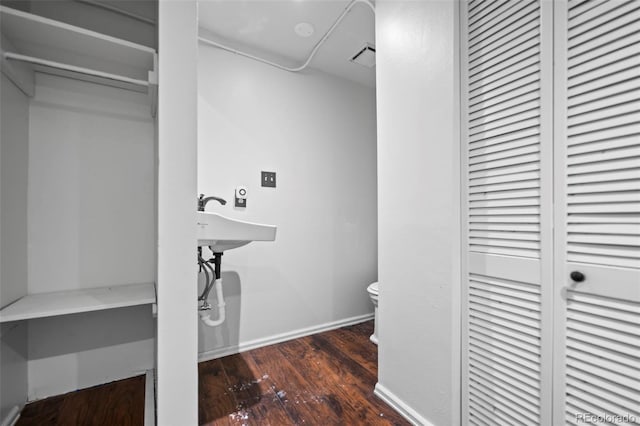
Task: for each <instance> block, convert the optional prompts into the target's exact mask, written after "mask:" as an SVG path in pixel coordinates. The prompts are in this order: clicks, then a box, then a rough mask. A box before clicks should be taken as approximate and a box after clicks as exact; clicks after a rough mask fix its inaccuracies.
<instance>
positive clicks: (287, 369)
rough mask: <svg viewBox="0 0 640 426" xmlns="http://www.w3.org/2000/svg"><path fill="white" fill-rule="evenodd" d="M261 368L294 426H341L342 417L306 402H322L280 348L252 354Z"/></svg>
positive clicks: (260, 350) (326, 406)
mask: <svg viewBox="0 0 640 426" xmlns="http://www.w3.org/2000/svg"><path fill="white" fill-rule="evenodd" d="M251 356H253V359H254V360H255V361H256V364H257V365H258V367H260V368H262V369H263V370H264V371H265V372H266V375H268V376H269V378H268V379H267V380H268V382H270V384H271V387H272V389H273V390H274V391H275V392H276V396H277V397H278V399H279V400H280V401H281V402H282V404H283V406H284V409H285V411H286V412H287V414H289V417H291V420H292V421H293V423H292V424H296V425H299V424H302V423H305V424H310V425H316V424H322V425H339V424H341V423H340V417H339V416H338V415H336V413H335V412H334V411H332V410H331V408H330V407H329V406H328V405H324V404H317V405H314V406H313V407H310V406H308V405H306V404H305V403H304V402H306V401H312V400H314V398H315V399H317V398H318V395H317V393H316V389H315V386H314V385H313V383H310V382H309V381H307V380H306V379H305V378H304V377H303V376H302V374H304V372H298V371H297V369H296V368H294V367H293V366H292V365H291V363H290V362H289V361H288V360H287V359H286V358H285V357H284V356H283V355H282V353H281V352H280V351H279V350H278V349H277V345H274V346H268V347H264V348H259V349H255V350H253V351H251Z"/></svg>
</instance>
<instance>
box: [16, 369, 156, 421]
mask: <svg viewBox="0 0 640 426" xmlns="http://www.w3.org/2000/svg"><path fill="white" fill-rule="evenodd" d="M144 382H145V377H144V376H137V377H132V378H130V379H124V380H118V381H116V382H112V383H107V384H106V385H100V386H94V387H92V388H88V389H82V390H79V391H76V392H69V393H66V394H64V395H58V396H53V397H51V398H46V399H41V400H39V401H35V402H32V403H31V404H27V405H26V406H25V407H24V409H23V410H22V412H21V413H20V418H19V419H18V422H17V423H16V426H45V425H60V426H62V425H64V426H66V425H105V426H106V425H118V426H138V425H143V424H144Z"/></svg>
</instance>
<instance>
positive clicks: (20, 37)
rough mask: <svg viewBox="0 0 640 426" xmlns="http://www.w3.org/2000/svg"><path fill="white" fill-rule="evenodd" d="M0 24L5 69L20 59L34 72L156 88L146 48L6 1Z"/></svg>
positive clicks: (154, 57)
mask: <svg viewBox="0 0 640 426" xmlns="http://www.w3.org/2000/svg"><path fill="white" fill-rule="evenodd" d="M0 23H1V25H0V28H1V29H2V63H3V71H5V72H6V71H7V68H14V67H13V66H12V64H14V63H16V62H22V63H28V64H30V65H29V66H31V67H32V69H33V70H36V71H42V72H47V73H50V74H56V75H63V76H67V77H70V76H71V77H74V78H78V79H82V80H88V81H93V82H97V83H101V84H106V85H110V86H116V87H121V88H125V89H129V90H136V91H141V92H148V93H150V94H153V93H152V92H153V91H155V89H156V85H157V62H158V59H157V54H156V51H155V50H154V49H152V48H150V47H147V46H142V45H139V44H136V43H131V42H129V41H126V40H121V39H118V38H115V37H111V36H108V35H105V34H101V33H98V32H95V31H91V30H87V29H84V28H80V27H76V26H73V25H69V24H65V23H63V22H59V21H55V20H53V19H48V18H44V17H41V16H37V15H33V14H30V13H26V12H22V11H20V10H16V9H12V8H10V7H6V6H0ZM15 68H17V69H19V68H20V67H19V66H16V67H15ZM11 71H13V72H15V70H10V71H9V73H8V74H11Z"/></svg>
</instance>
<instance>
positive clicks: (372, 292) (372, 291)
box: [367, 282, 378, 345]
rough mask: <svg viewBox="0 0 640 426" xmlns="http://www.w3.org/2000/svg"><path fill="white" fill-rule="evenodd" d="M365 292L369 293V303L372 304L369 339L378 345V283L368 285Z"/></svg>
mask: <svg viewBox="0 0 640 426" xmlns="http://www.w3.org/2000/svg"><path fill="white" fill-rule="evenodd" d="M367 292H368V293H369V297H371V302H373V312H374V314H373V315H374V318H373V334H372V335H371V337H369V339H371V341H372V342H373V343H375V344H376V345H377V344H378V282H375V283H373V284H370V285H369V287H367Z"/></svg>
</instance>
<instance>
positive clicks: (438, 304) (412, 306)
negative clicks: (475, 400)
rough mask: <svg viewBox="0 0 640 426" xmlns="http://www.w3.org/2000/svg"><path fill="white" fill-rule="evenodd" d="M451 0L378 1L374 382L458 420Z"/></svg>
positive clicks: (409, 403)
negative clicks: (376, 357)
mask: <svg viewBox="0 0 640 426" xmlns="http://www.w3.org/2000/svg"><path fill="white" fill-rule="evenodd" d="M456 10H457V8H456V2H455V1H454V0H446V1H445V0H432V1H420V2H416V1H393V2H392V1H377V2H376V56H377V70H376V71H377V79H376V84H377V96H378V99H377V102H378V112H377V113H378V186H379V189H378V214H379V217H378V223H379V227H378V247H379V261H378V273H379V280H380V298H379V311H378V312H379V319H380V325H379V327H380V328H379V339H380V343H379V373H378V374H379V377H378V379H379V382H378V385H377V388H376V390H377V393H378V394H380V395H381V396H383V397H386V398H387V399H388V400H389V401H390V402H392V403H393V404H394V405H395V406H396V407H399V408H401V409H402V410H404V412H405V414H407V415H409V416H411V417H412V418H413V419H414V421H416V422H420V423H424V424H429V423H431V424H434V425H443V426H444V425H450V424H456V423H457V422H458V420H457V419H458V413H459V406H457V402H456V401H459V399H458V390H457V389H456V388H457V386H458V385H457V383H458V381H459V377H458V376H457V375H458V374H459V373H458V372H457V370H458V369H459V350H458V349H457V348H458V341H459V337H458V333H459V331H458V325H457V319H456V318H457V315H458V314H457V313H456V308H455V304H456V303H457V297H456V295H457V293H458V291H459V274H460V272H459V257H460V251H459V238H460V233H459V227H460V220H459V197H460V193H459V170H460V166H459V136H458V132H459V130H458V116H459V107H458V66H457V57H456V56H457V55H458V52H459V47H458V44H457V35H456V34H457V27H456V25H457V24H456V22H457V11H456Z"/></svg>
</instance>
